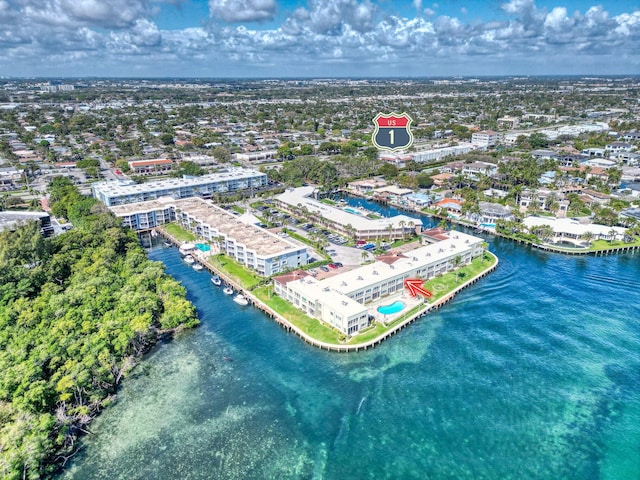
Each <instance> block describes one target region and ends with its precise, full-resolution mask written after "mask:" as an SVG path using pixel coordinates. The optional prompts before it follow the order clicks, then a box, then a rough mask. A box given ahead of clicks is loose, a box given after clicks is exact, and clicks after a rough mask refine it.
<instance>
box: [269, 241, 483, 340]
mask: <svg viewBox="0 0 640 480" xmlns="http://www.w3.org/2000/svg"><path fill="white" fill-rule="evenodd" d="M482 244H483V240H482V239H481V238H478V237H474V236H472V235H468V234H466V233H463V232H458V231H451V232H447V233H446V234H445V235H444V239H443V240H441V241H439V242H436V243H432V244H428V245H425V246H423V247H420V248H418V249H416V250H413V251H411V252H408V253H406V254H389V255H384V256H382V257H379V258H378V260H377V261H376V262H374V263H372V264H369V265H364V266H361V267H359V268H356V269H354V270H349V271H346V272H343V273H340V274H338V275H335V276H332V277H330V278H327V279H324V280H317V279H316V278H314V277H311V276H309V275H307V274H306V273H305V272H294V273H293V274H287V275H282V276H279V277H276V278H274V291H275V293H276V294H278V295H280V296H281V297H282V298H284V299H285V300H287V301H288V302H290V303H292V304H293V305H295V306H296V307H297V308H299V309H300V310H302V311H304V312H305V313H306V314H308V315H309V316H311V317H314V318H317V319H319V320H321V321H323V322H326V323H328V324H330V325H331V326H333V327H335V328H337V329H339V330H340V331H341V332H342V333H344V334H345V335H354V334H356V333H357V332H358V331H360V330H361V329H363V328H365V327H366V326H368V325H369V319H370V317H372V316H374V317H375V315H376V314H375V309H372V308H371V304H372V303H375V302H376V301H378V300H379V299H381V298H384V297H390V298H392V297H394V296H395V297H399V296H401V294H402V293H403V292H404V290H405V287H404V281H405V280H406V279H408V278H422V279H424V280H428V279H430V278H433V277H435V276H436V275H439V274H443V273H445V272H447V271H450V270H453V269H454V268H456V266H458V265H465V264H468V263H469V262H471V260H473V259H474V258H476V257H478V256H480V255H482V253H483V252H484V247H483V245H482Z"/></svg>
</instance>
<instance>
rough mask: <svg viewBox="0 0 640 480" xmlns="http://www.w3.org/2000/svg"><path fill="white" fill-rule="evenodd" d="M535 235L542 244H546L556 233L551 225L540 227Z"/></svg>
mask: <svg viewBox="0 0 640 480" xmlns="http://www.w3.org/2000/svg"><path fill="white" fill-rule="evenodd" d="M537 234H538V237H540V239H541V240H542V242H543V243H548V242H549V240H551V239H552V238H553V237H554V236H555V234H556V232H555V231H554V230H553V227H552V226H551V225H540V227H538V229H537Z"/></svg>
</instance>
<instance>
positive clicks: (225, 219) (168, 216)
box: [110, 197, 309, 277]
mask: <svg viewBox="0 0 640 480" xmlns="http://www.w3.org/2000/svg"><path fill="white" fill-rule="evenodd" d="M110 210H111V211H112V212H113V213H114V214H115V215H116V216H117V217H120V218H122V223H123V225H125V226H128V227H131V228H133V229H135V230H148V229H151V228H155V227H157V226H160V225H163V224H165V223H169V222H173V221H175V222H177V223H178V224H180V225H181V226H182V227H183V228H185V229H187V230H189V231H190V232H192V233H193V234H195V235H196V236H197V237H199V238H201V239H202V240H203V241H207V242H210V243H213V244H215V245H217V246H218V247H219V250H220V251H221V252H224V253H226V254H227V255H229V256H230V257H232V258H234V259H235V260H236V261H238V262H239V263H240V264H242V265H244V266H245V267H247V268H250V269H251V270H254V271H255V272H256V273H257V274H258V275H261V276H265V277H269V276H271V275H274V274H276V273H279V272H282V271H284V270H288V269H292V268H296V267H301V266H304V265H306V264H307V263H308V259H309V256H308V253H307V248H306V247H305V246H303V245H297V244H294V243H292V242H290V241H288V240H287V239H285V238H281V237H279V236H277V235H275V234H273V233H271V232H269V231H267V230H265V229H263V228H259V227H257V226H256V225H253V224H249V223H245V222H242V221H241V220H239V219H238V218H237V217H236V216H235V215H233V214H232V213H230V212H228V211H227V210H224V209H222V208H220V207H218V206H216V205H214V204H213V203H211V202H209V201H206V200H204V199H202V198H198V197H192V198H184V199H181V200H175V199H172V198H170V197H165V198H161V199H158V200H152V201H148V202H141V203H134V204H128V205H119V206H114V207H111V208H110Z"/></svg>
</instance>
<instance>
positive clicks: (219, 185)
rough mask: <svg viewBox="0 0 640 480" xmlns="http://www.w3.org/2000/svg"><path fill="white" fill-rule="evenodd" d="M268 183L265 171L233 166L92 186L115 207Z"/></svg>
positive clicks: (225, 191) (103, 200) (95, 191)
mask: <svg viewBox="0 0 640 480" xmlns="http://www.w3.org/2000/svg"><path fill="white" fill-rule="evenodd" d="M268 183H269V182H268V179H267V175H266V174H264V173H261V172H259V171H257V170H254V169H249V168H239V167H231V168H227V169H225V170H222V171H220V172H216V173H212V174H209V175H202V176H200V177H188V178H172V179H168V180H160V181H157V182H148V183H141V184H136V183H134V182H132V181H126V182H122V181H118V182H97V183H94V184H93V185H92V186H91V189H92V192H93V196H94V197H95V198H97V199H98V200H100V201H101V202H102V203H104V204H105V205H106V206H108V207H112V206H116V205H124V204H127V203H136V202H145V201H148V200H156V199H158V198H161V197H167V196H168V197H173V198H188V197H202V198H212V197H213V196H214V195H215V194H224V193H229V192H239V191H242V190H247V189H252V188H256V189H257V188H262V187H265V186H267V185H268Z"/></svg>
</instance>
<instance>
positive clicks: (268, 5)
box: [209, 0, 276, 23]
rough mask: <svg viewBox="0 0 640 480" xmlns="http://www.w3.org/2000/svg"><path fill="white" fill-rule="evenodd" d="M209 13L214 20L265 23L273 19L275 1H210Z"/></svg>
mask: <svg viewBox="0 0 640 480" xmlns="http://www.w3.org/2000/svg"><path fill="white" fill-rule="evenodd" d="M209 12H210V14H211V16H212V17H213V18H219V19H221V20H224V21H225V22H229V23H233V22H263V21H266V20H271V19H273V17H274V15H275V13H276V2H275V0H209Z"/></svg>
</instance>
